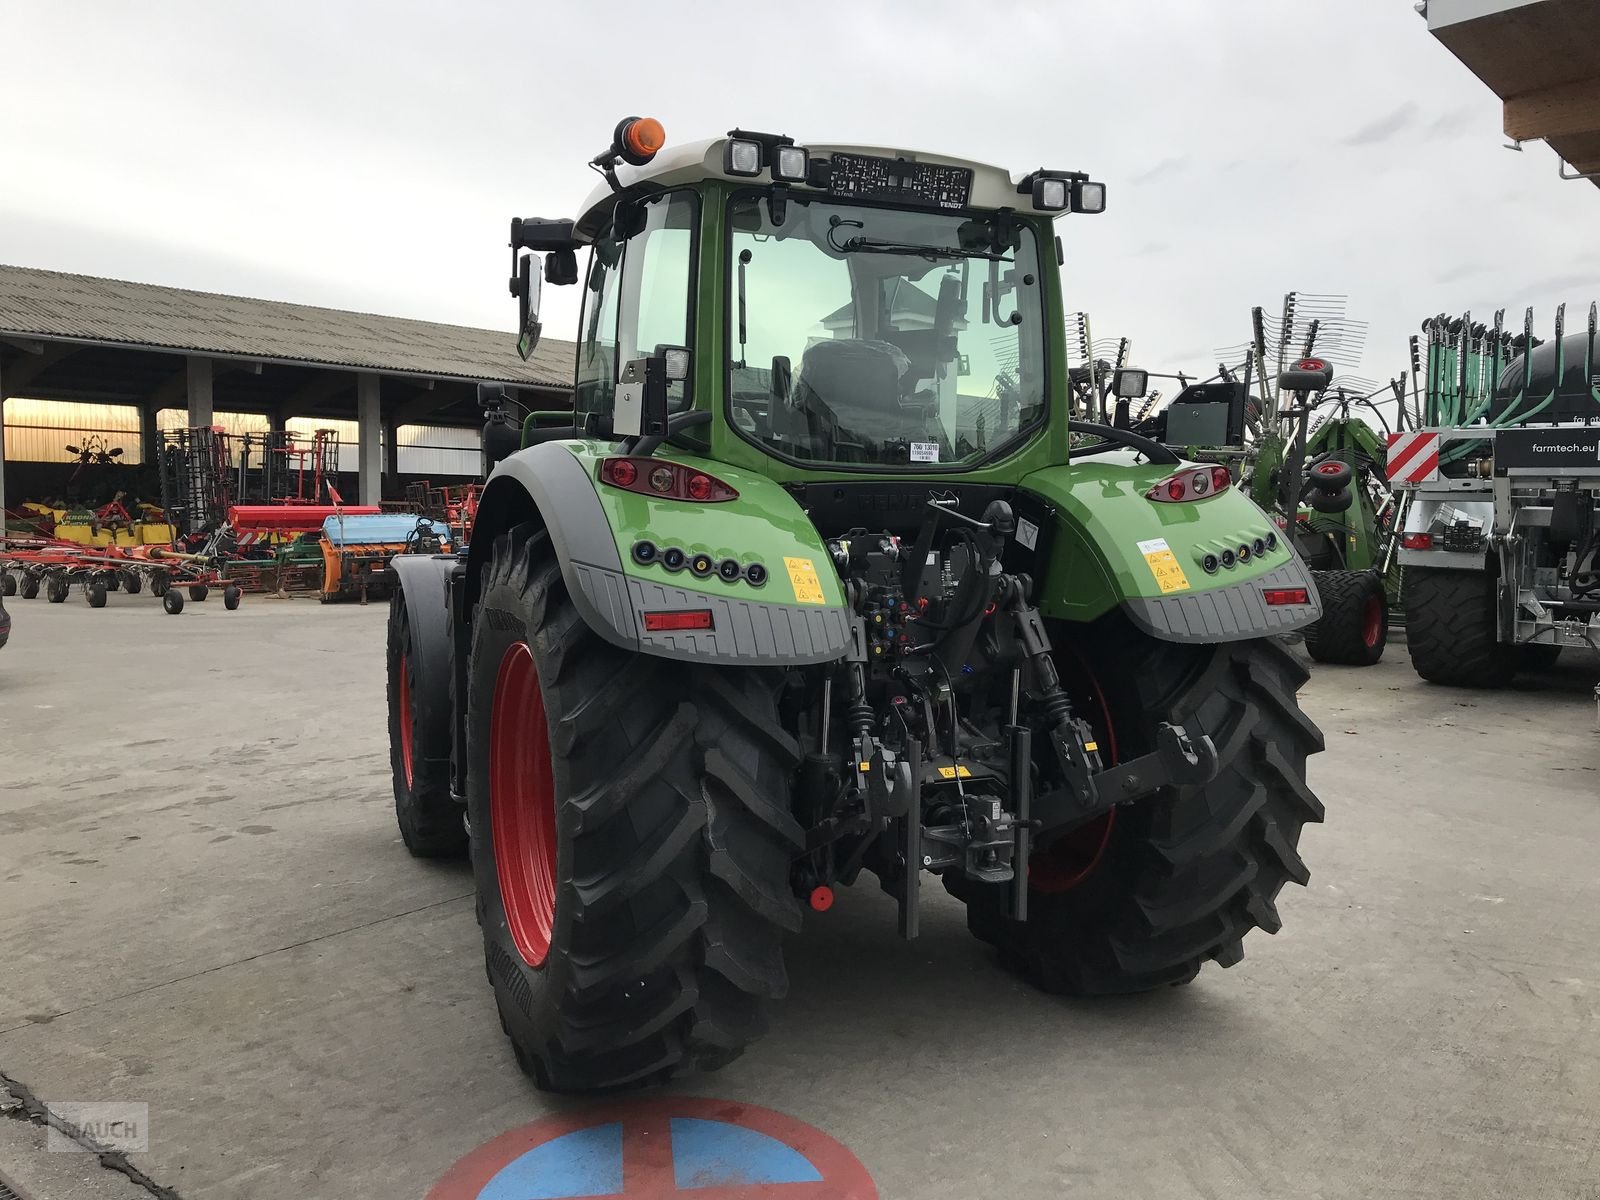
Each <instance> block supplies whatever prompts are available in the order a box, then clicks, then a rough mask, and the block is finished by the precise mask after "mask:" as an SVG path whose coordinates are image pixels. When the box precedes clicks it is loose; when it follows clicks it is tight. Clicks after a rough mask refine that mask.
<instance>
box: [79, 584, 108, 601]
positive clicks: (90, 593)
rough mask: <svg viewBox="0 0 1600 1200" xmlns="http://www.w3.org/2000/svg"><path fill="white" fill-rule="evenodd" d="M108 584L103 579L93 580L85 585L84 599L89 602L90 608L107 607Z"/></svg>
mask: <svg viewBox="0 0 1600 1200" xmlns="http://www.w3.org/2000/svg"><path fill="white" fill-rule="evenodd" d="M106 588H107V584H106V581H105V580H104V579H103V578H98V579H91V580H89V581H88V582H87V583H85V584H84V585H83V598H84V599H85V600H87V601H88V602H89V607H90V608H104V607H105V606H106Z"/></svg>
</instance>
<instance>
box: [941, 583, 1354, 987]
mask: <svg viewBox="0 0 1600 1200" xmlns="http://www.w3.org/2000/svg"><path fill="white" fill-rule="evenodd" d="M1051 636H1052V639H1053V640H1054V641H1055V642H1056V645H1057V646H1058V647H1059V649H1058V650H1057V652H1056V660H1057V662H1058V663H1059V664H1060V666H1061V670H1062V674H1063V678H1064V679H1067V680H1068V681H1069V683H1070V682H1071V681H1072V680H1073V678H1074V676H1075V675H1076V676H1077V679H1078V685H1077V686H1074V687H1073V689H1072V690H1073V692H1074V694H1075V695H1080V693H1083V694H1084V695H1086V696H1087V698H1089V699H1090V703H1089V704H1087V705H1082V706H1080V708H1079V711H1081V712H1083V713H1084V715H1085V716H1087V717H1090V718H1091V724H1095V725H1096V734H1097V737H1098V740H1100V742H1101V744H1102V748H1103V749H1108V750H1111V753H1110V754H1109V755H1108V757H1109V758H1112V759H1114V760H1115V759H1123V760H1125V759H1127V758H1131V757H1135V756H1137V755H1139V754H1143V753H1146V752H1147V751H1149V750H1150V749H1152V748H1153V737H1154V732H1155V727H1156V725H1157V724H1158V723H1159V722H1162V721H1171V722H1181V723H1183V724H1184V726H1185V727H1186V728H1187V729H1188V731H1189V732H1190V733H1191V734H1201V733H1204V734H1209V735H1210V737H1211V738H1212V740H1213V742H1214V743H1215V744H1216V748H1217V754H1218V756H1219V758H1220V760H1221V767H1220V770H1219V772H1218V774H1217V777H1216V778H1215V779H1213V780H1212V781H1211V782H1210V783H1208V784H1206V785H1205V786H1204V787H1199V788H1179V789H1176V790H1175V793H1174V794H1168V795H1164V796H1157V797H1150V798H1147V799H1144V800H1140V801H1136V802H1134V803H1132V804H1128V805H1123V806H1121V807H1119V808H1117V809H1116V810H1115V814H1114V819H1113V820H1112V821H1111V822H1110V825H1109V829H1108V830H1107V831H1106V834H1105V836H1104V837H1103V839H1101V841H1100V846H1099V848H1098V850H1096V851H1095V852H1094V857H1093V858H1092V860H1091V859H1087V858H1086V859H1084V860H1083V866H1082V870H1081V872H1077V873H1072V874H1063V873H1062V872H1061V871H1060V869H1059V867H1058V866H1055V865H1054V864H1052V863H1051V862H1050V861H1049V860H1048V859H1045V860H1043V861H1042V860H1041V856H1040V855H1035V856H1034V859H1033V860H1032V861H1033V868H1032V871H1031V875H1032V878H1033V879H1034V881H1035V882H1034V886H1033V887H1032V888H1031V889H1030V892H1029V900H1028V920H1027V922H1026V924H1024V925H1021V926H1019V925H1018V924H1017V923H1016V922H1014V921H1012V920H1011V919H1010V917H1009V916H1008V913H1007V899H1008V897H1007V892H1008V891H1009V888H1010V885H1009V884H1000V885H974V884H972V883H969V882H966V881H964V880H959V879H950V881H949V882H950V887H951V890H952V891H953V892H955V893H956V894H957V895H961V896H962V898H964V899H965V900H966V901H967V924H968V927H969V928H970V929H971V930H972V932H973V933H974V934H975V935H976V936H977V937H979V938H980V939H982V940H983V941H986V942H988V943H990V944H991V945H994V946H996V947H997V948H999V949H1000V951H1001V953H1002V956H1003V958H1004V959H1005V961H1006V962H1007V963H1008V964H1009V965H1011V966H1012V967H1013V968H1015V969H1017V970H1018V971H1020V972H1021V973H1022V974H1023V975H1025V976H1026V977H1027V978H1028V979H1030V980H1031V981H1032V982H1033V983H1035V984H1036V985H1038V986H1039V987H1041V988H1043V989H1044V990H1046V991H1050V992H1063V993H1068V994H1073V995H1086V996H1087V995H1116V994H1123V993H1130V992H1141V991H1148V990H1150V989H1152V988H1158V987H1162V986H1165V985H1172V984H1183V983H1188V982H1189V981H1190V980H1192V979H1193V978H1194V977H1195V975H1196V973H1198V971H1199V970H1200V968H1201V966H1202V965H1203V964H1204V963H1205V962H1207V961H1214V962H1217V963H1219V964H1220V965H1222V966H1224V967H1231V966H1233V965H1234V964H1236V963H1238V962H1239V961H1240V959H1241V958H1243V956H1244V947H1243V944H1242V939H1243V938H1244V936H1245V934H1247V933H1249V932H1250V931H1251V930H1252V929H1257V928H1260V929H1264V930H1266V931H1267V932H1268V933H1276V932H1278V929H1279V928H1280V926H1281V924H1282V922H1281V920H1280V919H1279V915H1278V910H1277V908H1276V906H1275V904H1274V900H1275V898H1276V896H1277V894H1278V892H1279V890H1280V889H1281V888H1282V887H1283V885H1284V884H1285V883H1287V882H1289V881H1291V880H1292V881H1293V882H1295V883H1298V884H1301V885H1304V884H1305V883H1306V881H1307V880H1308V879H1309V878H1310V873H1309V872H1308V871H1307V870H1306V866H1305V863H1304V862H1303V861H1302V860H1301V858H1300V854H1299V851H1298V849H1297V846H1298V844H1299V841H1300V832H1301V829H1302V827H1303V826H1305V825H1306V824H1307V823H1308V822H1314V821H1321V820H1322V815H1323V807H1322V803H1321V802H1320V801H1319V800H1318V799H1317V798H1316V796H1315V795H1313V794H1312V792H1311V790H1310V788H1308V787H1307V786H1306V757H1307V756H1308V755H1310V754H1314V753H1316V752H1317V751H1319V750H1321V749H1322V734H1321V733H1320V732H1319V731H1318V729H1317V727H1316V726H1315V725H1313V724H1312V723H1311V721H1310V720H1309V719H1308V718H1307V717H1306V716H1305V714H1304V713H1302V712H1301V711H1300V708H1299V705H1298V703H1297V701H1296V698H1295V692H1296V690H1297V689H1298V688H1299V686H1300V685H1301V684H1302V683H1304V682H1305V680H1306V678H1307V672H1306V670H1305V668H1304V667H1302V666H1301V665H1300V664H1299V663H1298V662H1296V661H1295V659H1294V657H1293V656H1292V655H1290V654H1289V652H1288V651H1287V650H1285V649H1284V647H1283V645H1282V643H1280V642H1279V641H1277V640H1276V639H1259V640H1256V641H1249V642H1231V643H1227V644H1224V645H1213V646H1190V645H1179V644H1175V643H1167V642H1159V641H1156V640H1154V639H1153V638H1150V637H1148V636H1146V635H1144V634H1143V633H1140V632H1139V631H1137V630H1135V629H1134V628H1133V627H1132V626H1131V625H1130V624H1129V623H1128V622H1127V620H1126V619H1125V618H1123V617H1122V616H1121V615H1120V614H1116V613H1114V614H1112V615H1110V616H1108V617H1105V618H1102V619H1101V620H1100V621H1097V622H1095V623H1094V624H1093V625H1091V626H1088V627H1083V626H1077V627H1073V626H1059V625H1058V626H1057V627H1056V629H1055V630H1052V634H1051ZM1085 674H1087V676H1088V678H1089V679H1090V681H1091V684H1090V688H1088V689H1085V688H1083V687H1082V679H1083V677H1084V675H1085ZM1099 697H1103V700H1097V699H1096V698H1099ZM1082 698H1084V696H1082V695H1080V699H1082ZM1074 836H1075V835H1074ZM1066 840H1067V839H1063V842H1065V841H1066ZM1046 853H1049V852H1046ZM1047 867H1048V868H1049V870H1048V871H1047V870H1046V868H1047ZM1047 881H1048V884H1049V886H1050V889H1051V890H1048V891H1046V890H1042V886H1043V885H1045V884H1046V883H1047ZM963 893H964V894H963Z"/></svg>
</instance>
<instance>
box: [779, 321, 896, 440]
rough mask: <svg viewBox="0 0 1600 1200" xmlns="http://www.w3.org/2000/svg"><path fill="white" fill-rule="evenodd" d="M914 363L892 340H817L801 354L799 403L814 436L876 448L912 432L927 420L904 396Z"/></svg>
mask: <svg viewBox="0 0 1600 1200" xmlns="http://www.w3.org/2000/svg"><path fill="white" fill-rule="evenodd" d="M910 366H911V361H910V359H908V358H907V357H906V355H905V353H904V352H903V351H902V350H900V349H899V348H898V347H896V346H892V345H890V344H889V343H888V342H877V341H866V340H863V339H858V338H839V339H836V340H832V341H819V342H815V343H813V344H812V345H810V346H808V347H807V348H806V352H805V354H804V355H802V356H801V359H800V370H799V372H798V373H797V375H796V376H795V384H794V408H795V410H796V412H797V413H798V414H800V415H801V416H802V417H803V419H804V421H805V423H806V425H807V426H808V432H809V433H810V434H811V435H812V436H816V435H819V434H822V435H825V436H831V438H832V440H835V441H848V442H858V443H862V444H864V445H867V446H873V447H876V446H879V445H881V444H882V443H884V442H885V441H888V440H891V439H894V438H905V437H907V436H911V435H913V434H916V433H918V431H919V429H920V427H921V426H922V425H923V424H925V419H924V417H923V414H922V412H921V411H920V410H919V409H918V408H916V407H909V408H908V407H907V405H906V403H905V402H904V401H902V399H901V379H902V377H903V376H904V375H905V373H906V372H907V371H908V370H909V369H910ZM914 427H915V428H914Z"/></svg>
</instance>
